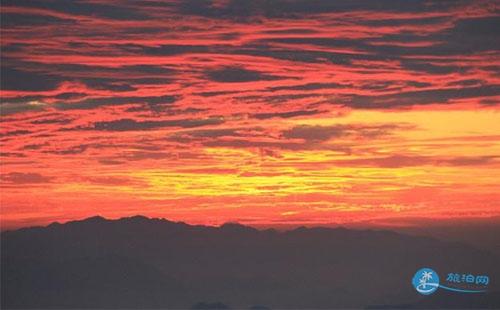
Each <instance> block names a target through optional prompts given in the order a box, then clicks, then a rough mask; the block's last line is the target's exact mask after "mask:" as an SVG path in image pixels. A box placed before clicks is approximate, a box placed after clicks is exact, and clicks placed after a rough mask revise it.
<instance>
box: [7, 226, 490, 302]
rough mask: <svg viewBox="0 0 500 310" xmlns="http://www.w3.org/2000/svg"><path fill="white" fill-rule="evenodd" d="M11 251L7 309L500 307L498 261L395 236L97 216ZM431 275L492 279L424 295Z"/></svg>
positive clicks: (11, 241) (10, 239)
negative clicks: (481, 285) (478, 286)
mask: <svg viewBox="0 0 500 310" xmlns="http://www.w3.org/2000/svg"><path fill="white" fill-rule="evenodd" d="M1 250H2V254H1V306H2V308H3V309H7V308H182V309H186V308H193V309H208V308H218V309H226V308H230V307H232V308H246V309H251V308H253V309H272V308H295V309H296V308H346V307H356V308H363V307H366V308H391V307H392V308H394V307H396V308H433V307H439V308H446V307H450V308H457V307H462V308H463V307H465V308H478V307H482V308H488V307H490V308H495V307H496V308H498V307H499V306H500V304H499V298H498V297H499V294H498V293H497V292H498V291H499V289H498V283H497V282H498V279H499V278H500V267H499V266H498V265H499V264H498V261H499V258H498V257H497V256H495V254H493V253H491V252H488V251H485V250H480V249H476V248H474V247H471V246H469V245H465V244H461V243H456V242H444V241H441V240H437V239H433V238H429V237H416V236H410V235H405V234H400V233H395V232H391V231H376V230H351V229H345V228H306V227H300V228H297V229H293V230H289V231H276V230H273V229H267V230H257V229H254V228H252V227H247V226H243V225H240V224H236V223H228V224H224V225H222V226H220V227H210V226H200V225H188V224H185V223H181V222H171V221H168V220H165V219H158V218H153V219H151V218H147V217H143V216H134V217H128V218H122V219H118V220H107V219H105V218H102V217H91V218H88V219H85V220H81V221H72V222H68V223H65V224H58V223H53V224H50V225H48V226H46V227H32V228H24V229H19V230H16V231H6V232H3V233H2V234H1ZM422 267H430V268H432V269H434V270H436V271H437V272H438V274H440V275H442V276H441V277H445V275H446V273H447V272H459V273H460V272H466V273H472V274H487V275H489V276H490V278H491V279H492V281H491V283H490V285H489V293H488V294H476V295H475V296H470V295H474V294H470V295H467V294H459V293H449V292H445V291H441V290H438V291H437V292H436V293H435V294H433V295H431V296H422V295H419V294H418V293H417V292H416V291H415V290H414V288H413V286H412V285H411V279H412V277H413V275H414V273H415V272H416V271H417V270H418V269H420V268H422ZM495 279H496V281H497V282H495Z"/></svg>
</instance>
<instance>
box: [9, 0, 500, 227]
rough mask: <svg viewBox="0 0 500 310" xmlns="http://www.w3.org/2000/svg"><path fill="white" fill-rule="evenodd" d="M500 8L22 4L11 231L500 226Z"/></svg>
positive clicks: (302, 1)
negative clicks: (143, 226) (389, 221)
mask: <svg viewBox="0 0 500 310" xmlns="http://www.w3.org/2000/svg"><path fill="white" fill-rule="evenodd" d="M499 11H500V10H499V6H498V2H496V1H480V2H477V1H437V2H436V1H417V0H415V1H414V0H411V1H403V2H399V1H376V2H374V1H369V0H357V1H327V0H314V1H311V0H286V1H285V0H272V1H271V0H257V1H246V0H245V1H244V0H226V1H225V0H221V1H219V0H214V1H208V0H207V1H205V0H203V1H190V0H179V1H174V0H172V1H135V0H127V1H113V0H95V1H86V0H75V1H71V2H68V1H63V0H50V1H24V0H16V1H10V0H8V1H3V2H2V33H1V34H2V40H1V49H2V55H1V57H2V59H1V60H2V61H1V75H2V78H1V93H2V102H1V114H2V116H1V117H2V120H1V135H0V140H1V141H2V149H1V160H2V172H1V173H2V179H1V182H2V186H3V187H4V189H3V190H2V191H3V192H4V193H3V195H2V204H3V205H4V206H5V207H4V208H2V213H3V218H5V221H7V222H9V223H15V222H16V221H19V220H21V219H23V220H27V219H28V220H30V221H31V220H33V221H36V219H37V218H47V214H53V217H54V218H62V217H69V218H74V217H78V216H79V215H92V214H93V213H100V214H107V215H108V216H113V215H116V216H123V215H127V214H129V213H146V214H150V215H164V216H168V217H172V218H175V219H181V220H187V221H192V222H204V221H208V222H210V223H212V222H224V221H226V220H239V221H242V222H249V223H250V222H253V221H256V222H272V221H284V222H287V221H288V222H294V221H295V222H298V221H300V220H302V221H310V222H321V221H324V220H325V219H326V221H332V222H335V221H337V222H345V221H350V220H358V219H359V220H361V219H371V218H373V217H377V216H382V217H384V216H392V215H393V214H395V213H398V216H401V214H399V213H400V212H406V213H405V214H408V215H411V216H423V215H429V216H435V217H438V216H441V217H444V216H450V214H452V215H455V216H468V215H475V216H480V215H491V214H494V215H498V205H497V203H498V196H497V195H495V194H494V191H493V188H494V186H493V184H494V183H495V182H494V179H495V178H497V179H498V176H499V172H498V162H499V160H498V156H499V146H498V143H497V141H498V129H499V128H498V125H496V124H497V123H499V122H498V116H497V115H498V114H497V113H498V103H499V102H500V77H499V66H500V60H499V50H500V38H499V33H498V31H497V29H498V28H499V26H500V24H499V23H500V22H499V20H500V18H499ZM457 122H458V123H457ZM464 176H467V178H466V179H464ZM467 180H468V181H467ZM44 185H45V186H46V191H45V192H44V193H40V192H38V191H39V188H40V186H44ZM457 188H461V191H460V193H458V194H457V193H456V192H455V191H456V189H457ZM431 189H432V190H431ZM427 192H431V193H432V194H429V195H428V196H427V200H425V199H420V198H418V197H421V194H422V193H427ZM113 193H116V194H117V195H115V197H114V199H111V198H110V196H113ZM74 197H80V198H78V199H76V198H74ZM84 197H86V198H84ZM492 197H494V199H493V201H494V202H492ZM34 201H37V203H36V205H37V206H36V207H33V205H34ZM56 205H57V206H58V207H54V206H56ZM88 205H91V206H92V207H87V206H88ZM124 205H125V206H133V207H130V208H131V209H127V208H126V207H125V208H124V209H122V206H124ZM236 208H237V209H238V210H239V211H238V212H234V211H233V210H234V209H236ZM240 211H241V212H240ZM47 212H49V213H47ZM51 212H52V213H51ZM42 213H44V214H45V215H44V216H43V217H42V216H41V214H42Z"/></svg>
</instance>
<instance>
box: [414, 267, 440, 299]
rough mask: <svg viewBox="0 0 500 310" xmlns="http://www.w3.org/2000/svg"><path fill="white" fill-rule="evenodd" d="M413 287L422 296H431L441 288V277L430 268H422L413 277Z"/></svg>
mask: <svg viewBox="0 0 500 310" xmlns="http://www.w3.org/2000/svg"><path fill="white" fill-rule="evenodd" d="M411 283H412V284H413V287H414V288H415V289H416V290H417V292H419V293H420V294H422V295H430V294H432V293H434V292H435V291H436V290H437V289H438V287H439V276H438V274H437V272H435V271H434V270H432V269H430V268H422V269H420V270H419V271H417V273H415V275H414V276H413V280H412V281H411Z"/></svg>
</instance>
